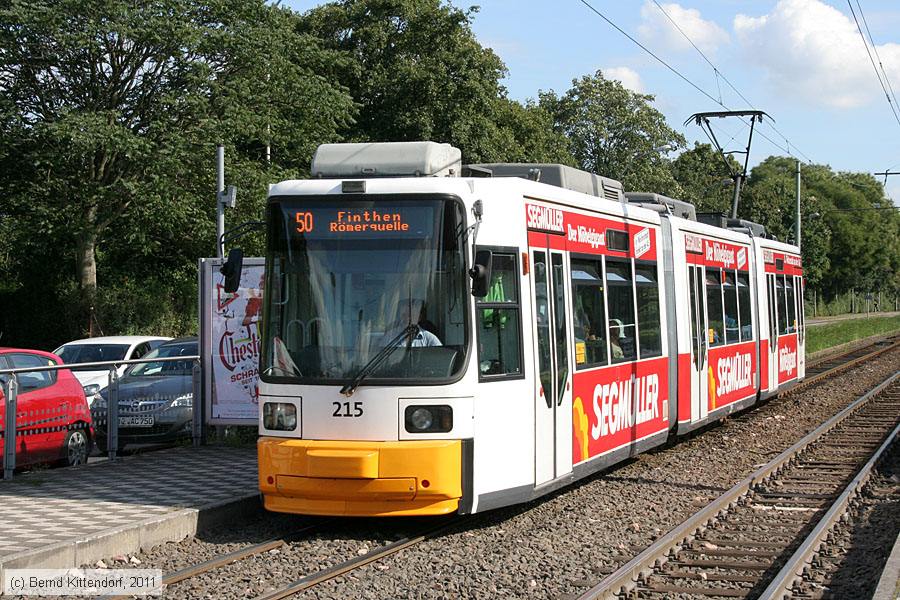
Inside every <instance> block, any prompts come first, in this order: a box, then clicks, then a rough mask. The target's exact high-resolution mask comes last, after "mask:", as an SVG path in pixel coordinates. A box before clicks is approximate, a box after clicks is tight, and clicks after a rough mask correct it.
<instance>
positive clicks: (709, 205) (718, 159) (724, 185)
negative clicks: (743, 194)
mask: <svg viewBox="0 0 900 600" xmlns="http://www.w3.org/2000/svg"><path fill="white" fill-rule="evenodd" d="M740 169H741V165H740V164H738V162H737V161H736V160H735V159H734V158H733V157H732V156H730V155H729V156H728V164H727V165H726V164H725V161H723V159H722V155H721V154H719V152H718V151H717V150H715V149H714V148H713V147H712V146H711V145H709V144H700V143H695V144H694V147H693V148H691V149H690V150H685V151H684V152H682V153H681V154H679V155H678V157H677V158H676V159H675V160H674V161H672V176H673V177H674V178H675V181H677V182H678V185H680V186H681V189H682V196H681V198H680V199H681V200H684V201H686V202H690V203H691V204H693V205H694V206H695V207H696V208H697V212H717V213H723V214H730V213H731V201H732V197H733V194H734V182H733V180H732V179H731V178H730V176H731V174H732V173H735V172H740Z"/></svg>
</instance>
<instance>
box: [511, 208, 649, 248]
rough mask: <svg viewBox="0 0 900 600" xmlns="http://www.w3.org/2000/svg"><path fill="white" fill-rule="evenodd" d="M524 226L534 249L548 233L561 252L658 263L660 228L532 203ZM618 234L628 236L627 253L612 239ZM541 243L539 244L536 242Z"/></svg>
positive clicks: (526, 209)
mask: <svg viewBox="0 0 900 600" xmlns="http://www.w3.org/2000/svg"><path fill="white" fill-rule="evenodd" d="M525 225H526V227H527V228H528V229H529V235H528V243H529V245H531V246H540V245H542V244H545V242H544V238H543V237H541V238H536V237H534V236H536V235H541V236H543V235H544V233H549V234H550V235H549V239H550V245H551V247H552V248H554V249H558V250H563V249H565V250H568V251H569V252H579V253H583V254H606V255H608V256H633V257H634V258H637V259H638V260H656V259H657V247H658V245H659V240H658V239H657V238H658V236H659V228H657V227H655V226H651V225H645V224H643V223H625V222H623V221H617V220H614V219H609V218H603V217H599V216H596V215H585V214H581V213H576V212H571V211H568V210H564V209H561V208H557V207H551V206H543V205H538V204H532V203H529V202H526V203H525ZM537 232H541V233H537ZM617 232H621V233H623V234H624V235H625V237H626V239H627V250H622V249H621V248H622V247H624V246H618V247H617V246H616V244H617V243H619V242H617V241H611V240H610V236H615V235H617ZM538 239H540V242H537V240H538ZM536 242H537V243H536ZM623 244H624V242H623Z"/></svg>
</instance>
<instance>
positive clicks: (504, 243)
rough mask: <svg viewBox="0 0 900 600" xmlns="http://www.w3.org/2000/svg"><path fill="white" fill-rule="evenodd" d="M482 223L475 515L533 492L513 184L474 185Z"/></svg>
mask: <svg viewBox="0 0 900 600" xmlns="http://www.w3.org/2000/svg"><path fill="white" fill-rule="evenodd" d="M476 186H477V187H476V193H477V195H478V197H480V198H482V200H483V205H484V208H483V210H484V217H483V221H482V223H481V225H480V227H479V231H478V239H477V245H478V249H480V250H490V251H491V252H492V257H493V258H492V265H491V266H492V269H491V272H492V276H491V285H490V287H489V290H488V295H487V296H486V297H485V298H476V299H475V303H474V312H473V321H472V322H473V323H474V342H475V348H474V352H473V356H472V358H473V360H471V361H470V366H469V369H470V371H474V373H470V376H472V377H473V380H475V381H477V385H476V386H475V387H476V389H477V392H476V397H475V407H474V415H473V419H474V420H473V423H474V444H473V469H474V470H473V492H474V499H473V500H474V502H473V506H472V509H473V510H474V511H478V512H481V511H484V510H489V509H491V508H496V507H499V506H505V505H508V504H513V503H516V502H521V501H524V500H527V499H528V498H530V497H531V495H532V492H533V489H534V464H535V418H534V407H533V396H534V391H533V388H534V380H535V372H534V367H533V350H532V344H533V340H534V335H533V332H532V330H533V327H532V326H531V323H532V311H533V307H532V300H531V299H532V297H533V290H532V285H531V281H530V277H529V269H530V266H531V265H530V257H529V256H528V254H527V252H528V244H527V239H526V234H525V228H524V226H523V224H522V222H521V220H520V219H516V218H515V217H514V215H518V214H521V212H519V211H520V210H521V207H522V206H523V200H522V194H521V192H520V191H519V190H518V189H517V181H516V180H511V179H507V180H503V179H494V180H484V181H476Z"/></svg>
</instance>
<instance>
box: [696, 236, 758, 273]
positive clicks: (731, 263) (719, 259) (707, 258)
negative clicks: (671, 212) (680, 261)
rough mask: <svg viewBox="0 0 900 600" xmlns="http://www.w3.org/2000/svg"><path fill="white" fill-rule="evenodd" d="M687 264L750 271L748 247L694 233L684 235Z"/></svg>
mask: <svg viewBox="0 0 900 600" xmlns="http://www.w3.org/2000/svg"><path fill="white" fill-rule="evenodd" d="M684 248H685V252H686V255H687V262H688V263H690V264H692V265H705V266H707V267H719V268H722V269H730V270H733V269H737V270H738V271H749V270H750V247H749V246H743V245H741V244H732V243H729V242H723V241H721V240H714V239H710V238H707V237H703V236H701V235H697V234H694V233H685V234H684Z"/></svg>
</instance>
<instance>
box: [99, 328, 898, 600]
mask: <svg viewBox="0 0 900 600" xmlns="http://www.w3.org/2000/svg"><path fill="white" fill-rule="evenodd" d="M873 346H874V351H873ZM898 346H900V336H893V337H891V338H887V339H885V340H882V341H879V342H876V343H875V344H872V345H867V346H865V347H863V348H859V349H856V350H853V351H851V352H849V353H846V354H842V355H840V356H837V357H829V358H828V359H825V360H823V361H819V362H817V363H814V364H812V365H808V366H807V373H808V377H809V379H807V380H804V382H802V383H801V384H798V386H795V387H794V388H792V390H791V392H794V391H796V390H798V389H802V388H805V387H808V385H811V384H812V383H815V382H816V381H820V380H821V379H823V378H826V377H829V376H832V375H835V374H838V373H840V372H843V371H845V370H846V369H849V368H852V367H853V366H854V365H856V364H859V363H860V362H863V361H865V360H870V359H872V358H874V357H876V356H878V355H880V354H882V353H884V352H887V351H889V350H891V349H893V348H896V347H898ZM474 518H477V517H467V518H449V519H447V520H446V522H444V523H441V524H437V525H435V524H434V523H431V526H429V527H425V528H422V530H421V531H419V532H417V533H414V534H412V535H409V536H407V537H404V538H402V539H399V540H397V541H395V542H392V543H389V544H385V545H382V546H379V547H376V548H374V549H372V550H371V551H369V552H368V553H366V554H364V555H362V556H357V557H353V558H352V559H350V560H347V561H344V562H341V563H339V564H337V565H334V566H333V567H329V568H327V569H322V570H320V571H318V572H314V573H311V574H308V575H305V576H303V577H301V578H298V579H296V580H294V581H291V582H290V583H287V584H285V585H284V586H282V587H280V588H278V589H275V590H271V591H268V592H266V593H264V594H262V595H260V596H258V597H257V599H256V600H275V599H279V598H286V597H289V596H292V595H294V594H297V593H299V592H301V591H303V590H306V589H309V588H311V587H313V586H315V585H318V584H320V583H323V582H325V581H328V580H330V579H333V578H335V577H338V576H341V575H343V574H346V573H348V572H351V571H353V570H356V569H359V568H361V567H363V566H365V565H367V564H370V563H372V562H375V561H378V560H381V559H382V558H385V557H387V556H390V555H391V554H394V553H396V552H399V551H400V550H403V549H405V548H409V547H411V546H414V545H415V544H418V543H419V542H422V541H424V540H427V539H430V538H434V537H437V536H439V535H441V534H443V533H445V532H447V531H450V530H452V529H453V528H454V527H456V526H457V525H458V524H459V523H460V522H461V521H463V520H464V519H465V520H466V523H467V524H468V525H471V522H472V519H474ZM329 522H332V520H328V521H322V522H318V523H315V524H310V525H306V526H304V527H301V528H300V529H297V530H295V531H293V532H291V533H290V534H288V535H284V536H279V537H275V538H272V539H269V540H265V541H263V542H260V543H257V544H253V545H249V546H246V547H244V548H240V549H238V550H235V551H233V552H229V553H225V554H222V555H220V556H217V557H215V558H213V559H210V560H206V561H203V562H200V563H197V564H194V565H191V566H189V567H186V568H183V569H180V570H177V571H173V572H171V573H168V574H166V575H165V576H164V577H163V584H164V586H171V585H174V584H177V583H180V582H183V581H185V580H188V579H191V578H194V577H197V576H199V575H203V574H205V573H209V572H211V571H215V570H217V569H220V568H222V567H225V566H227V565H230V564H233V563H236V562H240V561H243V560H247V559H250V558H252V557H254V556H259V555H261V554H265V553H267V552H269V551H271V550H275V549H279V548H281V547H283V546H285V545H289V544H290V543H291V542H292V541H296V540H298V539H301V538H302V537H304V536H309V535H311V534H314V533H315V532H316V531H318V530H320V529H321V528H322V527H323V526H324V525H325V524H326V523H329ZM629 564H630V563H629ZM127 597H128V596H106V597H105V598H106V600H112V599H119V598H127ZM585 597H596V596H588V595H586V596H585Z"/></svg>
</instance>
